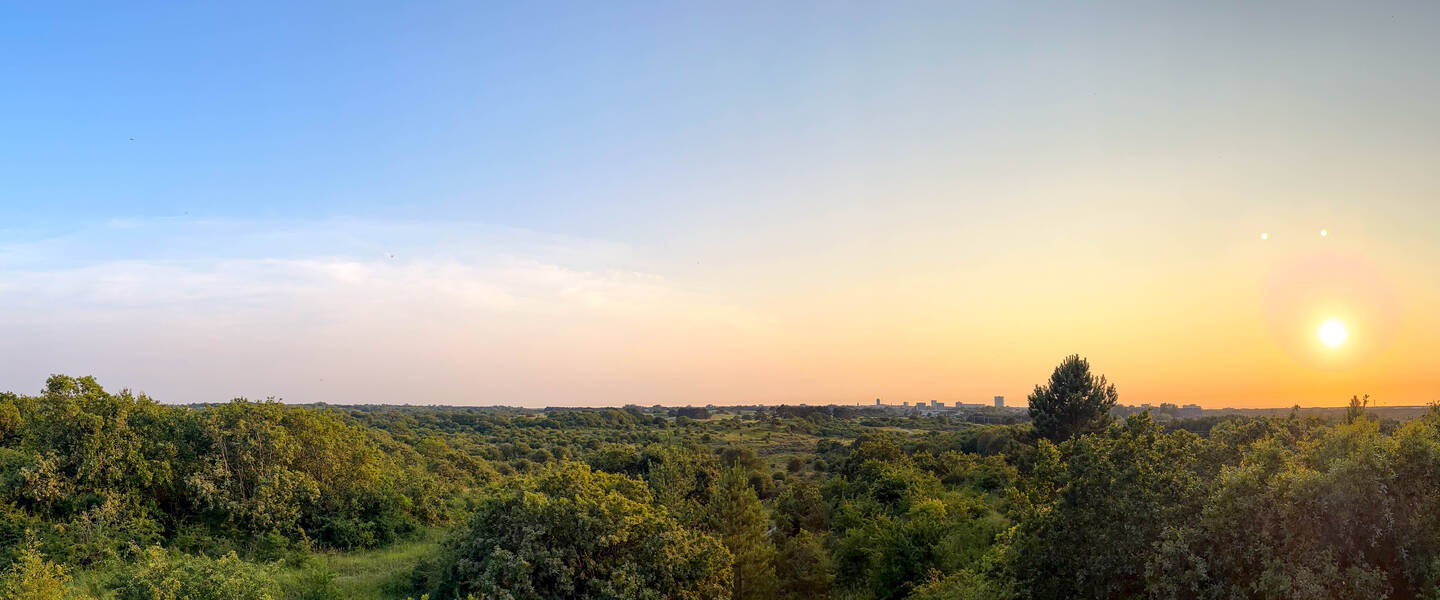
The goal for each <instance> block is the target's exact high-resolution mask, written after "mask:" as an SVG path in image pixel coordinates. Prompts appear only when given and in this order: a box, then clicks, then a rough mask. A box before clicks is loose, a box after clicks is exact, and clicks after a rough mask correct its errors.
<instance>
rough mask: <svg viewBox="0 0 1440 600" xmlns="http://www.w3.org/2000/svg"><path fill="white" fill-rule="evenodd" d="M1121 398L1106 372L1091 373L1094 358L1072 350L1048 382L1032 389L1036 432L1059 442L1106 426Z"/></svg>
mask: <svg viewBox="0 0 1440 600" xmlns="http://www.w3.org/2000/svg"><path fill="white" fill-rule="evenodd" d="M1118 399H1119V396H1118V395H1117V394H1116V393H1115V386H1114V385H1111V384H1109V383H1107V382H1106V381H1105V376H1104V375H1101V376H1099V377H1096V376H1095V375H1092V374H1091V373H1090V361H1087V360H1085V359H1083V358H1080V355H1078V354H1071V355H1070V356H1067V357H1065V360H1063V361H1061V362H1060V366H1058V367H1055V372H1054V373H1052V374H1050V381H1049V382H1048V383H1046V384H1045V385H1043V386H1039V385H1037V386H1035V391H1034V392H1031V394H1030V398H1029V400H1030V420H1031V421H1033V422H1034V423H1035V432H1036V433H1038V434H1040V435H1041V436H1043V437H1045V438H1047V439H1049V440H1051V441H1053V442H1056V443H1059V442H1063V441H1065V440H1067V439H1069V438H1072V437H1074V436H1077V435H1081V434H1085V433H1091V432H1094V431H1099V430H1100V429H1102V428H1104V427H1105V425H1106V424H1107V423H1109V422H1110V409H1111V408H1113V407H1114V406H1115V401H1116V400H1118Z"/></svg>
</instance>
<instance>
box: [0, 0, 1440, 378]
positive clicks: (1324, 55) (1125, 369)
mask: <svg viewBox="0 0 1440 600" xmlns="http://www.w3.org/2000/svg"><path fill="white" fill-rule="evenodd" d="M1437 25H1440V5H1436V4H1434V3H1391V4H1384V3H1365V4H1363V5H1362V4H1361V3H1317V2H1293V3H1292V2H1277V3H1264V4H1263V5H1256V4H1255V3H1244V2H1234V3H1223V2H1217V3H1183V2H1161V3H1155V2H1107V3H999V2H965V3H961V2H947V3H885V4H884V6H883V7H882V6H881V5H878V4H874V3H837V2H824V3H805V2H785V3H775V2H765V3H760V2H756V3H733V2H732V3H668V4H663V3H475V2H425V3H398V2H388V3H380V2H346V3H338V2H337V3H327V2H306V3H286V2H252V3H135V4H126V5H115V4H113V3H93V4H86V3H24V4H20V5H16V4H12V5H9V6H6V7H4V8H0V81H3V90H0V357H3V360H0V389H5V390H14V391H19V392H31V391H34V390H37V389H39V388H40V387H41V385H42V383H43V381H44V378H45V376H46V375H47V374H49V373H53V372H64V373H71V374H94V375H96V376H97V377H99V378H100V379H101V381H102V383H105V384H106V385H107V386H110V387H116V388H118V387H131V388H133V389H136V390H141V391H145V392H148V393H150V394H151V395H154V396H156V397H157V398H158V399H160V400H162V401H167V402H202V401H220V400H224V399H228V398H230V397H234V396H247V397H251V398H261V397H266V396H277V397H283V398H285V399H286V400H288V401H295V402H314V401H324V402H332V403H356V402H392V403H450V404H486V405H488V404H510V405H529V406H544V405H601V404H624V403H639V404H647V405H648V404H653V403H664V404H682V405H683V404H704V403H716V404H738V403H756V402H763V403H775V402H790V403H798V402H807V403H827V402H837V403H852V402H865V403H869V402H873V399H874V398H875V397H881V398H884V399H885V401H886V402H891V403H895V404H898V403H900V402H902V401H911V402H916V401H924V400H930V399H938V400H942V401H946V402H954V401H957V400H958V401H967V402H983V401H986V400H987V399H988V398H989V397H990V396H992V395H997V394H1003V395H1005V396H1007V397H1008V398H1009V399H1010V402H1011V403H1012V404H1020V403H1023V397H1024V396H1025V394H1026V393H1027V392H1028V391H1029V390H1030V388H1031V387H1032V386H1033V385H1034V384H1035V383H1037V382H1040V381H1042V380H1043V379H1044V378H1045V377H1047V376H1048V374H1049V371H1050V369H1051V368H1052V367H1053V366H1054V365H1055V364H1056V363H1058V362H1059V360H1060V359H1061V358H1062V357H1063V356H1065V355H1066V354H1070V353H1080V354H1082V355H1085V356H1087V357H1089V358H1090V360H1091V362H1092V364H1093V365H1094V366H1095V367H1096V368H1097V369H1098V370H1100V371H1101V372H1104V373H1105V374H1107V375H1108V376H1109V377H1110V379H1111V380H1112V381H1114V382H1116V383H1117V384H1118V387H1119V390H1120V394H1121V402H1122V403H1127V404H1139V403H1142V402H1151V403H1158V402H1177V403H1190V402H1196V403H1199V404H1202V405H1204V406H1207V407H1221V406H1289V405H1292V404H1295V403H1301V404H1305V405H1340V404H1343V403H1344V401H1345V400H1346V399H1347V398H1349V396H1350V395H1352V394H1364V393H1370V394H1373V395H1374V396H1375V398H1376V399H1378V400H1379V402H1380V403H1381V404H1382V405H1396V404H1422V403H1427V402H1432V401H1436V400H1440V368H1437V367H1440V358H1437V357H1440V353H1437V352H1436V350H1437V349H1440V345H1437V343H1436V341H1435V340H1437V339H1440V311H1437V310H1436V309H1435V307H1436V306H1437V305H1440V236H1437V234H1436V227H1437V224H1440V177H1437V171H1436V168H1435V165H1436V164H1437V160H1440V59H1437V57H1440V36H1436V35H1434V31H1435V29H1436V26H1437ZM1321 229H1326V230H1327V231H1328V235H1327V236H1325V237H1321V236H1320V235H1319V232H1320V230H1321ZM1262 233H1264V234H1267V235H1266V238H1267V239H1261V234H1262ZM1327 319H1337V320H1340V321H1342V322H1344V323H1345V324H1346V327H1347V329H1348V331H1349V338H1348V340H1347V342H1346V344H1345V345H1343V346H1341V347H1340V348H1337V349H1333V350H1332V349H1328V348H1326V347H1324V346H1323V345H1322V344H1320V343H1319V342H1318V340H1317V338H1316V330H1317V328H1318V327H1319V325H1320V324H1321V323H1322V322H1324V321H1325V320H1327Z"/></svg>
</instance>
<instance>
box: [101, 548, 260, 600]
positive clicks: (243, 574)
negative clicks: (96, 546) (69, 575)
mask: <svg viewBox="0 0 1440 600" xmlns="http://www.w3.org/2000/svg"><path fill="white" fill-rule="evenodd" d="M272 573H273V569H272V568H271V567H268V566H263V565H256V564H253V563H247V562H245V561H242V560H240V559H239V557H237V556H235V554H234V553H233V552H232V553H230V554H227V555H225V556H223V557H221V558H218V559H211V558H207V557H205V556H190V555H183V554H179V553H176V552H173V551H167V550H164V549H162V548H160V547H158V546H152V547H150V548H147V549H145V550H144V551H143V552H142V555H141V556H140V558H139V560H138V562H137V564H136V565H135V566H134V567H133V568H131V569H129V570H127V571H126V572H124V573H123V574H122V575H121V577H120V578H119V580H118V581H117V583H116V584H115V597H116V599H117V600H272V599H274V598H278V595H277V589H276V585H275V582H274V578H273V575H272Z"/></svg>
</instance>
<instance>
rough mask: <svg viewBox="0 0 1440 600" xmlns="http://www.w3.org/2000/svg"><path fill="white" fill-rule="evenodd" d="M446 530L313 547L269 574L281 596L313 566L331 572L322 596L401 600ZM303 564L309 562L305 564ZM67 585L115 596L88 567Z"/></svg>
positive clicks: (105, 579)
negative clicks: (348, 547)
mask: <svg viewBox="0 0 1440 600" xmlns="http://www.w3.org/2000/svg"><path fill="white" fill-rule="evenodd" d="M448 533H449V529H447V528H443V527H435V528H431V529H426V530H424V531H422V532H421V533H420V535H419V536H417V537H416V538H415V539H412V540H408V541H404V542H399V543H396V544H391V545H389V546H385V547H383V548H375V549H371V550H361V551H357V552H317V553H315V554H312V555H310V556H309V557H308V561H307V562H309V563H310V564H309V565H305V566H295V565H290V564H282V565H281V566H279V568H278V570H277V571H276V573H275V582H276V584H277V585H278V587H279V588H280V590H282V591H281V596H280V597H281V598H289V597H291V596H293V595H295V592H294V591H295V590H298V589H301V588H303V587H304V585H303V583H304V581H305V578H306V577H307V576H310V575H313V573H314V571H315V570H316V569H315V567H316V566H319V567H322V568H321V569H320V570H322V571H328V572H330V573H333V574H334V576H335V578H334V588H333V591H334V592H335V593H334V594H333V595H330V596H327V597H331V598H336V599H346V600H372V599H378V600H387V599H397V600H398V599H403V598H405V597H406V596H405V594H404V593H400V592H398V590H402V589H403V588H404V584H405V582H406V581H407V580H408V578H409V576H410V572H411V571H412V570H414V568H415V565H417V564H419V562H420V561H421V560H424V559H425V558H427V557H429V556H432V555H434V554H435V553H436V552H438V551H439V550H440V546H441V544H442V543H443V542H444V540H445V537H446V535H448ZM307 566H308V567H309V568H308V569H307ZM73 576H74V577H73V579H72V580H71V582H70V587H71V588H72V589H74V590H76V591H83V592H85V593H87V594H89V595H91V596H94V597H96V598H99V599H101V600H110V599H113V598H115V594H114V593H113V592H112V591H110V590H109V589H108V588H109V586H110V582H111V581H113V576H114V573H113V572H110V571H105V570H89V571H79V572H75V573H73Z"/></svg>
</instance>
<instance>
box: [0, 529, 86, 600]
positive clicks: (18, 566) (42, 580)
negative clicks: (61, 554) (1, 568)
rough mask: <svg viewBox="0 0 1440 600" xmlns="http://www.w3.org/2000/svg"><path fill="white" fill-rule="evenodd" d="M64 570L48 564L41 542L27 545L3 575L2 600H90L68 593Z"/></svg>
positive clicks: (30, 542) (1, 579) (1, 577)
mask: <svg viewBox="0 0 1440 600" xmlns="http://www.w3.org/2000/svg"><path fill="white" fill-rule="evenodd" d="M69 580H70V579H69V577H68V576H67V575H66V573H65V568H64V567H61V566H60V565H57V564H54V563H52V562H49V561H47V560H45V556H44V555H43V554H41V553H40V545H39V542H37V541H34V540H31V541H29V542H26V543H25V545H24V546H23V549H22V550H21V551H20V552H19V555H18V557H17V558H16V560H15V562H14V563H12V564H11V565H10V567H9V568H8V569H6V570H5V572H4V573H0V600H88V599H89V596H84V595H81V594H77V593H73V592H71V591H70V590H69V589H68V587H67V586H68V583H69Z"/></svg>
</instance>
